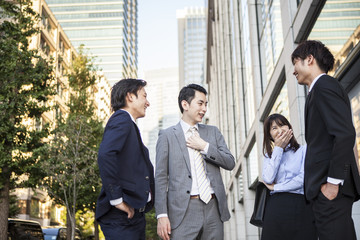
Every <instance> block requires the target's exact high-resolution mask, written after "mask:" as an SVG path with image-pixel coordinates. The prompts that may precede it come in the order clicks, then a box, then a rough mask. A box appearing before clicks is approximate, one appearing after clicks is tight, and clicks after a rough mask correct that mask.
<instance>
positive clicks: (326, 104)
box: [304, 75, 360, 200]
mask: <svg viewBox="0 0 360 240" xmlns="http://www.w3.org/2000/svg"><path fill="white" fill-rule="evenodd" d="M355 135H356V133H355V129H354V126H353V123H352V114H351V106H350V101H349V97H348V95H347V93H346V92H345V90H344V89H343V88H342V87H341V85H340V84H339V82H338V81H337V80H336V79H334V78H332V77H330V76H328V75H324V76H321V77H320V78H319V79H318V81H317V82H316V83H315V85H314V87H313V89H312V90H311V92H310V93H309V95H308V97H307V99H306V104H305V139H306V142H307V151H306V157H305V176H304V178H305V184H304V187H305V196H306V198H307V199H308V200H312V199H314V198H316V197H317V195H318V194H319V192H320V187H321V184H324V183H326V182H327V178H328V177H331V178H336V179H343V180H344V185H343V191H342V192H343V194H346V195H349V196H351V197H354V198H355V199H359V198H360V177H359V172H358V168H357V164H356V161H355V155H354V151H353V148H354V144H355Z"/></svg>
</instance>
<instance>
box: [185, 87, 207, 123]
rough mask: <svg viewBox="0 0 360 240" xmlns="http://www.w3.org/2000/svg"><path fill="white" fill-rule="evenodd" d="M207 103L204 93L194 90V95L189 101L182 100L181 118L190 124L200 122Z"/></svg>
mask: <svg viewBox="0 0 360 240" xmlns="http://www.w3.org/2000/svg"><path fill="white" fill-rule="evenodd" d="M207 103H208V102H207V100H206V95H205V94H204V93H202V92H199V91H195V96H194V98H193V99H192V100H191V102H190V103H188V102H187V101H185V100H183V101H182V107H183V109H184V112H183V120H184V121H185V122H187V123H188V124H190V125H191V126H193V125H195V124H196V123H199V122H201V121H202V120H203V118H204V116H205V113H206V111H207Z"/></svg>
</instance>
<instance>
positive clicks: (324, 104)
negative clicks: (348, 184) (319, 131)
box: [314, 84, 355, 179]
mask: <svg viewBox="0 0 360 240" xmlns="http://www.w3.org/2000/svg"><path fill="white" fill-rule="evenodd" d="M316 90H317V94H316V95H315V96H314V97H315V99H314V100H315V104H316V106H317V110H318V111H319V113H320V115H321V118H322V120H323V122H324V123H325V127H326V129H327V132H328V134H329V135H330V136H331V137H332V139H333V148H332V149H331V159H330V167H329V171H328V177H331V178H336V179H345V173H344V168H345V165H347V164H348V161H349V160H350V159H349V157H348V156H349V154H353V147H354V144H355V129H354V126H353V123H352V114H351V108H350V103H349V100H348V96H347V94H346V93H345V92H344V91H341V88H337V89H336V88H334V87H331V86H325V84H322V85H320V86H319V88H317V89H316Z"/></svg>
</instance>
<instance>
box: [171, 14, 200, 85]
mask: <svg viewBox="0 0 360 240" xmlns="http://www.w3.org/2000/svg"><path fill="white" fill-rule="evenodd" d="M176 15H177V19H178V38H179V41H178V44H179V83H180V88H182V87H183V86H185V85H187V84H190V83H196V84H199V85H202V86H205V81H204V66H205V64H204V63H205V55H206V12H205V8H204V7H197V8H185V9H180V10H177V12H176Z"/></svg>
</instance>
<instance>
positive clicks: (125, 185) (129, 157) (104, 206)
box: [96, 110, 155, 219]
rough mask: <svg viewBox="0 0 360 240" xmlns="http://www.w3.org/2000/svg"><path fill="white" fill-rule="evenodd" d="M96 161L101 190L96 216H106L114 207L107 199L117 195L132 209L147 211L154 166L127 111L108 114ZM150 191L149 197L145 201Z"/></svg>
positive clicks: (152, 188) (151, 203) (150, 205)
mask: <svg viewBox="0 0 360 240" xmlns="http://www.w3.org/2000/svg"><path fill="white" fill-rule="evenodd" d="M98 164H99V169H100V176H101V180H102V189H101V192H100V196H99V198H98V202H97V208H96V219H99V218H100V217H106V213H107V212H109V211H110V210H111V208H112V207H113V206H112V205H111V204H110V200H115V199H119V198H123V201H124V202H126V203H127V204H129V205H130V206H131V207H133V208H135V209H139V208H142V207H144V206H146V210H145V211H149V210H150V209H151V208H152V206H153V202H154V195H153V193H154V192H155V189H154V169H153V166H152V164H151V162H150V159H149V151H148V149H147V148H146V147H145V146H144V144H143V143H142V140H141V137H140V133H139V129H138V128H137V126H136V124H135V123H134V122H133V121H132V120H131V117H130V115H129V113H127V112H125V111H123V110H118V111H116V112H115V113H114V114H113V115H112V116H111V117H110V119H109V121H108V122H107V124H106V127H105V131H104V136H103V139H102V142H101V145H100V148H99V154H98ZM149 192H151V199H152V200H151V202H150V203H147V201H148V197H149Z"/></svg>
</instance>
